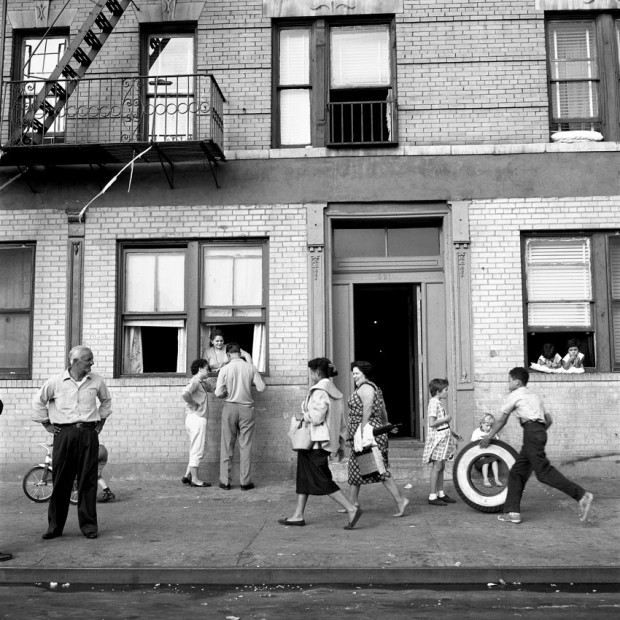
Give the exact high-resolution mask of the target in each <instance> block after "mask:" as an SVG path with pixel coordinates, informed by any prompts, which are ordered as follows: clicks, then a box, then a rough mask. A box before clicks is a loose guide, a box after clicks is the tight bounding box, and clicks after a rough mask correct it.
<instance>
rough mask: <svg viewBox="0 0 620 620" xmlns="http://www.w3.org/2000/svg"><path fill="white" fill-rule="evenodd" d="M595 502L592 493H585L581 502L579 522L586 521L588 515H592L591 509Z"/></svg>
mask: <svg viewBox="0 0 620 620" xmlns="http://www.w3.org/2000/svg"><path fill="white" fill-rule="evenodd" d="M593 500H594V495H592V493H588V492H587V491H586V493H584V495H583V497H582V498H581V499H580V500H579V520H580V521H585V520H586V519H587V518H588V514H589V513H590V508H592V501H593Z"/></svg>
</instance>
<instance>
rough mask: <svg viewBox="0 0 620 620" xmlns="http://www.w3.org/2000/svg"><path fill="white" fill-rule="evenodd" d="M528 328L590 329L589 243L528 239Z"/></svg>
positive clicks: (557, 239) (556, 239)
mask: <svg viewBox="0 0 620 620" xmlns="http://www.w3.org/2000/svg"><path fill="white" fill-rule="evenodd" d="M526 270H527V301H528V324H529V325H530V326H556V327H569V326H571V327H578V326H579V327H585V328H587V327H590V324H591V310H590V302H591V301H592V274H591V267H590V240H589V239H588V238H587V237H582V238H573V239H569V238H547V239H528V240H527V242H526Z"/></svg>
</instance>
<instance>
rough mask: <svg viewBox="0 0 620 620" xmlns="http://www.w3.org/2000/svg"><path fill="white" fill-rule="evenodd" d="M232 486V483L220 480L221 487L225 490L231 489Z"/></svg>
mask: <svg viewBox="0 0 620 620" xmlns="http://www.w3.org/2000/svg"><path fill="white" fill-rule="evenodd" d="M231 488H232V487H231V486H230V483H228V484H224V483H223V482H220V489H224V491H230V489H231Z"/></svg>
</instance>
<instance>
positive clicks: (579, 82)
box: [548, 21, 599, 118]
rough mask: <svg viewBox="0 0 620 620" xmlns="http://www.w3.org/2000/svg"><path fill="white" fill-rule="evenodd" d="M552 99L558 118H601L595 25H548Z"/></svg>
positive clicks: (564, 23) (562, 23) (566, 22)
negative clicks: (599, 113)
mask: <svg viewBox="0 0 620 620" xmlns="http://www.w3.org/2000/svg"><path fill="white" fill-rule="evenodd" d="M548 33H549V34H548V36H549V56H550V61H549V67H550V71H551V82H552V83H551V98H552V105H553V115H554V117H556V118H592V117H597V116H598V106H599V104H598V83H597V82H596V81H593V80H597V79H598V63H597V52H596V38H595V29H594V22H593V21H552V22H549V30H548Z"/></svg>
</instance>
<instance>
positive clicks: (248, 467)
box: [215, 342, 265, 491]
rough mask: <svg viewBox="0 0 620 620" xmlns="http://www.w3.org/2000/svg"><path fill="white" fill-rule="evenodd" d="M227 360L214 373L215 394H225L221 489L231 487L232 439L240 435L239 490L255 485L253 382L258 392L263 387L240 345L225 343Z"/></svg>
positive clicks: (233, 451)
mask: <svg viewBox="0 0 620 620" xmlns="http://www.w3.org/2000/svg"><path fill="white" fill-rule="evenodd" d="M226 353H228V357H229V358H230V362H229V363H228V364H226V366H224V367H223V368H222V369H221V370H220V373H219V374H218V376H217V385H216V387H215V395H216V396H217V397H218V398H225V399H226V403H225V404H224V407H223V408H222V443H221V448H220V489H225V490H227V491H229V490H230V488H231V487H230V478H231V474H232V460H233V455H234V453H235V443H236V442H237V437H238V438H239V469H240V473H239V477H240V479H241V490H242V491H249V490H250V489H253V488H254V483H253V482H252V473H251V472H252V437H253V436H254V399H253V398H252V385H254V387H256V389H257V390H258V391H259V392H264V391H265V383H264V381H263V378H262V377H261V376H260V373H259V372H258V370H257V369H256V367H255V366H254V364H251V363H249V362H246V361H244V360H243V359H242V358H241V347H240V346H239V345H238V344H237V343H236V342H229V343H228V344H227V345H226Z"/></svg>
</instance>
